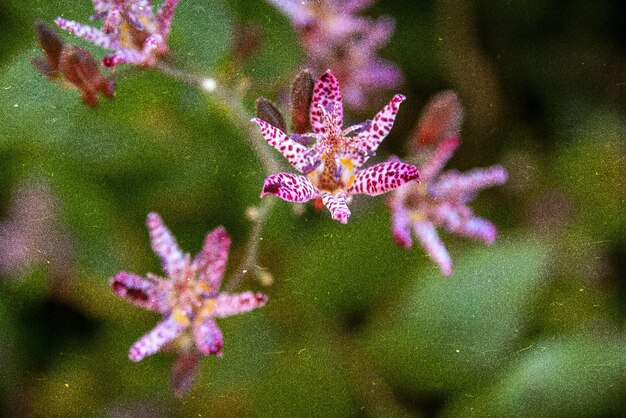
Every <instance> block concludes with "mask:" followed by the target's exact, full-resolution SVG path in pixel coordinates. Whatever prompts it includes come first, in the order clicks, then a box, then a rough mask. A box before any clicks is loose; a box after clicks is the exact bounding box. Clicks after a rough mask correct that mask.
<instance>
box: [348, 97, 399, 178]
mask: <svg viewBox="0 0 626 418" xmlns="http://www.w3.org/2000/svg"><path fill="white" fill-rule="evenodd" d="M404 99H406V97H404V95H402V94H396V95H395V96H394V97H393V99H391V101H390V102H389V103H387V105H386V106H385V107H383V109H382V110H381V111H380V112H378V114H376V116H375V117H374V119H372V124H371V125H370V127H369V129H368V130H367V131H365V132H362V133H360V134H359V135H357V136H356V137H355V138H354V140H353V141H352V143H351V146H352V148H353V152H354V154H355V155H354V157H353V159H354V160H355V163H356V165H357V167H360V166H361V165H363V164H364V163H365V162H366V161H367V160H368V159H369V157H370V156H372V155H374V153H375V151H376V149H377V148H378V146H379V145H380V143H381V142H382V141H383V139H385V137H386V136H387V135H388V134H389V131H391V128H392V127H393V122H394V121H395V119H396V115H397V114H398V110H400V103H402V102H403V101H404Z"/></svg>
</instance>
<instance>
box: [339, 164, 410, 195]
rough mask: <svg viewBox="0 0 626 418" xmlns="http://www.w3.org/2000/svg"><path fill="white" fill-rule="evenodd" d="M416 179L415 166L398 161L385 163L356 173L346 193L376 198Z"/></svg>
mask: <svg viewBox="0 0 626 418" xmlns="http://www.w3.org/2000/svg"><path fill="white" fill-rule="evenodd" d="M418 178H419V173H418V171H417V168H416V167H415V166H413V165H410V164H405V163H402V162H399V161H385V162H384V163H378V164H376V165H374V166H372V167H368V168H366V169H364V170H360V171H359V172H357V173H356V176H355V180H354V184H352V186H351V187H350V188H349V189H348V191H347V193H348V194H367V195H370V196H376V195H379V194H382V193H385V192H388V191H390V190H393V189H395V188H397V187H400V186H401V185H403V184H404V183H406V182H407V181H411V180H417V179H418Z"/></svg>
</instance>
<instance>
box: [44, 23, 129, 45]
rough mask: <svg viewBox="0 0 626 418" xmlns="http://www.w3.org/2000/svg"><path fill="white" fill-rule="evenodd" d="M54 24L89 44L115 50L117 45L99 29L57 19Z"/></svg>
mask: <svg viewBox="0 0 626 418" xmlns="http://www.w3.org/2000/svg"><path fill="white" fill-rule="evenodd" d="M54 23H56V24H57V26H58V27H59V28H61V29H63V30H66V31H68V32H70V33H73V34H74V35H76V36H78V37H79V38H83V39H84V40H86V41H87V42H90V43H92V44H94V45H96V46H99V47H101V48H105V49H117V48H118V46H119V45H117V42H115V41H114V40H113V39H112V38H111V37H110V36H109V35H107V34H105V33H104V32H102V31H101V30H99V29H96V28H92V27H91V26H87V25H83V24H82V23H78V22H74V21H72V20H67V19H63V18H62V17H57V18H56V19H55V20H54Z"/></svg>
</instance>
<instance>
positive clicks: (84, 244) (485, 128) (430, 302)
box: [0, 0, 626, 417]
mask: <svg viewBox="0 0 626 418" xmlns="http://www.w3.org/2000/svg"><path fill="white" fill-rule="evenodd" d="M368 13H370V14H371V15H374V16H378V15H382V14H389V15H391V16H392V17H393V18H394V19H396V22H397V27H396V33H395V36H394V38H393V39H392V41H391V43H390V44H389V45H388V47H387V48H386V49H385V50H384V53H383V55H385V56H386V58H389V59H391V60H393V61H395V62H397V63H398V64H399V65H400V66H401V67H402V69H403V70H404V72H405V75H406V84H405V86H404V88H403V89H402V92H403V93H404V94H406V95H407V96H408V100H407V102H406V103H405V104H404V105H403V108H402V109H401V111H400V114H399V117H398V120H397V123H396V126H395V127H394V129H393V131H392V135H390V136H389V138H388V139H387V140H386V141H385V142H383V145H382V146H381V154H382V155H383V156H384V155H388V154H391V153H395V154H398V155H404V154H405V152H406V150H407V149H408V148H407V144H406V140H407V139H408V138H409V136H410V132H411V130H412V128H413V126H414V124H415V122H416V119H417V117H418V115H419V114H420V111H421V106H422V105H423V104H424V103H425V102H426V100H427V99H428V98H429V97H430V96H431V95H432V94H434V93H435V92H437V91H439V90H441V89H444V88H453V89H456V90H457V91H459V93H460V96H461V99H462V101H463V103H464V105H465V110H466V123H465V125H464V128H463V131H462V133H463V138H464V143H463V145H462V146H461V148H460V150H459V151H458V152H457V155H456V156H455V158H454V159H453V160H452V162H451V164H450V166H451V167H454V168H458V169H461V170H465V169H468V168H470V167H474V166H482V165H488V164H494V163H497V162H501V163H502V164H503V165H504V166H505V167H507V169H508V170H509V171H510V178H511V180H510V182H509V184H507V185H506V186H503V187H501V188H498V189H494V190H489V191H487V192H484V193H483V194H481V196H480V197H479V198H478V200H477V202H476V205H475V208H476V212H477V213H478V214H479V215H481V216H485V217H487V218H489V219H493V220H494V221H495V223H496V224H497V225H498V226H499V227H500V236H499V239H498V241H497V242H496V244H495V245H494V246H491V247H486V246H483V245H482V244H478V243H475V242H470V241H465V240H462V239H459V238H456V237H453V236H448V235H446V236H444V237H443V238H444V240H445V242H446V244H447V245H448V246H449V248H450V251H451V254H452V257H453V260H454V262H455V272H454V274H453V275H452V277H451V278H449V279H443V278H441V277H440V276H439V274H438V270H437V268H436V266H435V265H434V264H433V263H432V262H431V261H430V260H429V259H428V258H427V257H426V256H425V254H424V252H423V250H422V249H421V248H414V249H412V250H410V251H405V250H403V249H401V248H399V247H396V246H395V245H394V244H393V242H392V240H391V237H390V231H389V229H390V221H389V214H388V211H387V209H386V207H385V204H384V198H383V197H380V198H370V199H355V202H354V204H353V217H352V218H351V220H350V224H349V225H347V226H343V225H339V224H337V223H336V222H332V221H331V220H330V219H329V216H328V214H327V213H318V212H316V211H315V210H314V209H313V208H312V206H310V205H309V206H305V207H303V208H301V209H303V213H302V214H296V213H295V211H294V208H293V206H292V205H289V204H287V203H284V202H278V203H277V205H276V209H275V210H274V212H273V213H272V215H271V218H270V220H269V223H268V225H267V227H266V230H265V232H264V233H263V235H262V241H261V258H260V264H261V265H260V266H259V267H261V268H263V269H267V271H268V272H270V273H271V274H272V276H273V279H274V282H273V284H272V285H271V286H270V287H267V288H264V289H262V288H263V285H262V284H261V283H260V282H259V281H257V280H255V276H254V275H249V276H247V278H246V281H245V283H244V285H242V288H243V287H245V288H246V289H248V288H250V289H257V290H259V289H262V290H263V291H264V292H265V293H267V294H268V295H269V297H270V302H269V303H268V305H267V306H266V307H265V308H263V309H262V310H259V311H256V312H254V313H251V314H248V315H243V316H240V317H234V318H231V319H229V320H225V321H221V322H220V326H221V327H222V329H223V332H224V335H225V346H224V352H225V356H224V358H223V359H217V358H208V359H205V360H203V361H202V363H201V372H200V377H199V381H198V383H197V384H196V386H195V387H194V389H193V390H192V392H191V393H190V394H189V395H188V396H187V397H186V398H184V399H177V398H175V397H174V396H173V395H172V394H171V392H170V390H169V387H168V382H169V370H170V367H171V364H172V361H173V359H174V357H173V355H171V354H168V353H159V354H157V355H155V356H153V357H151V358H149V359H146V360H144V361H142V362H141V363H139V364H133V363H131V362H130V361H128V359H127V350H128V348H129V346H130V345H131V344H132V343H133V342H134V341H135V340H136V339H137V338H139V336H140V335H142V334H143V333H144V332H147V330H149V329H150V328H151V327H152V326H153V325H154V323H155V322H156V321H157V318H156V316H155V315H153V314H151V313H147V312H142V311H140V310H139V309H136V308H134V307H132V306H129V305H128V304H126V303H125V302H123V301H121V300H119V299H117V298H116V297H115V296H114V295H113V294H112V292H111V291H110V289H109V288H108V285H107V278H108V277H110V276H111V275H112V274H114V273H115V272H117V271H120V270H127V271H132V272H136V273H138V274H144V273H145V272H147V271H152V272H155V273H159V272H160V271H159V269H160V268H159V266H158V264H157V260H156V259H155V257H154V256H153V254H152V252H151V251H150V246H149V243H148V239H147V233H146V231H145V228H144V225H143V222H144V218H145V215H146V214H147V213H148V212H150V211H156V212H159V213H161V215H162V216H163V217H164V219H165V221H166V223H167V224H168V225H169V226H170V228H171V229H172V230H173V231H174V233H175V235H176V236H177V238H178V240H179V243H180V245H181V247H182V248H183V249H185V250H187V251H190V252H191V253H194V252H196V251H197V249H198V248H199V247H200V245H201V243H202V239H203V237H204V234H205V233H206V231H208V230H209V229H212V228H214V227H215V226H216V225H218V224H221V225H224V226H225V227H226V229H227V230H228V232H229V233H230V234H231V236H232V237H233V249H232V251H231V260H230V263H229V268H228V270H227V279H228V276H229V275H230V274H232V273H233V272H234V271H235V269H236V266H237V265H238V263H239V261H240V260H241V257H242V254H243V251H244V247H245V242H246V239H247V236H248V233H249V231H250V228H251V225H250V222H249V221H248V220H247V219H246V217H245V216H244V213H245V211H246V208H248V207H250V206H253V205H258V204H259V199H258V193H259V188H260V185H261V184H262V181H263V177H264V173H263V170H262V166H261V164H260V163H259V161H258V160H257V158H256V156H255V154H254V153H253V152H252V150H251V149H250V147H249V144H248V142H247V140H246V138H245V135H247V129H246V128H245V127H242V126H240V125H239V124H238V122H236V120H235V119H234V118H233V116H232V115H231V114H230V113H229V112H228V111H227V110H226V109H225V108H224V106H222V105H221V104H220V103H219V101H218V100H217V99H215V98H213V97H211V96H210V95H207V94H203V93H202V92H200V91H198V90H197V89H195V88H194V87H193V86H189V85H186V84H183V83H181V82H179V81H177V80H173V79H171V78H168V77H167V76H166V75H164V74H161V73H159V72H157V71H154V70H136V69H123V68H120V69H119V70H116V72H115V74H114V77H115V79H116V83H117V92H116V97H115V98H114V100H111V101H108V100H103V101H101V102H100V105H99V107H98V108H97V109H90V108H87V107H86V106H84V105H83V104H82V103H81V102H80V99H79V93H78V92H77V91H75V90H72V89H62V88H59V86H58V85H55V84H53V83H51V82H49V81H48V80H46V79H44V78H42V77H41V76H40V75H39V74H37V73H36V72H35V71H34V70H33V68H32V66H31V64H30V61H31V59H32V58H33V57H35V56H38V55H40V54H41V53H40V51H39V48H38V47H37V45H36V43H35V37H34V31H33V30H32V28H33V23H34V20H35V19H42V20H44V21H46V22H51V21H52V19H53V18H54V17H56V16H57V15H63V16H64V17H66V18H69V19H76V20H79V21H82V22H87V19H88V16H89V15H90V14H91V5H90V2H88V1H86V0H84V1H69V0H63V1H54V2H50V1H45V0H25V1H22V2H1V3H0V19H1V20H2V21H1V23H2V24H0V36H1V37H2V39H3V42H2V43H1V44H0V54H1V56H0V68H1V69H2V71H1V72H0V92H1V95H0V219H5V217H6V214H7V212H8V210H9V208H10V206H11V202H12V201H13V199H14V195H15V192H16V191H17V190H18V188H19V187H20V186H21V185H24V184H28V183H29V182H31V181H35V180H36V181H44V182H46V183H47V184H48V185H49V186H50V189H51V191H52V193H53V195H54V198H55V199H58V201H59V203H60V208H61V211H60V213H59V217H60V218H61V220H62V222H63V224H64V225H66V227H67V229H68V231H69V234H70V235H71V237H72V248H73V249H74V251H75V253H76V254H75V255H76V257H75V259H76V262H75V265H74V266H73V268H72V271H73V273H72V274H71V277H59V276H58V275H55V274H53V273H52V272H54V271H55V270H54V266H51V265H50V264H49V263H45V262H43V263H35V264H34V265H31V266H28V268H25V269H24V272H23V274H22V275H21V276H20V277H9V276H6V277H4V276H3V277H0V337H1V343H0V415H6V416H110V417H119V416H139V415H140V416H191V415H195V416H272V417H277V416H286V417H287V416H288V417H291V416H342V417H343V416H599V417H606V416H616V415H620V414H623V411H624V410H626V401H625V400H626V340H625V337H626V335H625V332H624V331H625V330H624V327H625V326H626V277H625V274H624V269H625V265H624V259H626V239H625V237H626V223H625V219H626V217H625V216H624V214H625V213H626V211H625V209H626V187H625V184H626V164H625V155H626V147H625V143H626V142H625V138H626V118H625V116H624V115H626V80H624V74H626V49H625V45H626V30H625V26H624V25H623V22H624V20H625V19H626V7H625V6H624V3H623V2H620V1H617V0H611V1H604V2H586V1H583V0H575V1H571V2H568V3H567V4H566V5H565V4H563V3H561V2H557V1H554V0H552V1H546V2H535V3H533V4H531V3H529V2H523V1H508V2H497V1H493V0H479V1H475V2H465V3H464V4H463V6H462V7H461V6H459V4H458V3H455V2H451V1H447V0H437V1H419V2H416V1H409V0H403V1H394V2H383V1H380V2H379V4H377V5H375V6H374V7H372V8H371V9H369V11H368ZM251 27H256V28H260V29H261V30H260V47H259V49H258V50H257V51H255V53H254V54H253V55H252V56H251V57H250V58H249V59H248V60H247V61H245V62H238V61H237V60H236V59H235V58H234V57H233V54H232V46H233V45H234V41H233V37H234V36H235V34H236V33H237V34H239V35H238V36H240V35H241V32H242V31H243V33H244V34H245V31H246V29H245V28H251ZM64 38H65V39H66V40H67V41H68V42H73V43H76V44H79V45H81V46H83V47H87V49H89V50H90V51H91V52H92V53H94V55H95V56H96V57H97V58H98V59H99V58H101V57H102V56H103V55H104V51H102V50H99V49H97V48H93V47H91V46H88V45H86V44H85V43H83V42H81V41H79V40H76V39H75V38H72V37H71V36H67V35H64ZM171 46H172V62H173V64H174V65H176V66H178V67H180V68H183V69H186V70H188V71H190V72H193V73H196V74H199V75H216V76H218V77H220V79H222V80H224V82H225V83H227V84H229V85H230V86H232V87H233V88H235V89H239V90H241V91H243V92H244V94H245V98H246V103H245V106H246V108H247V109H249V112H250V115H251V114H252V103H253V100H254V98H255V97H256V96H259V95H263V96H266V97H269V98H271V99H272V100H275V101H276V102H278V103H279V106H280V107H282V109H283V110H287V107H286V106H285V105H284V103H283V100H284V97H285V92H286V91H287V88H288V82H289V80H290V79H291V78H292V77H293V76H294V75H295V74H296V72H297V70H298V66H299V64H298V63H299V62H300V60H301V58H302V52H301V50H300V49H299V48H298V43H297V40H296V38H295V34H294V31H293V29H292V28H291V26H290V24H289V22H288V21H287V19H285V18H284V17H283V16H282V15H281V14H280V13H278V12H277V11H276V10H274V9H273V8H272V7H271V6H270V5H269V4H267V3H265V2H261V1H259V2H252V3H251V2H249V1H244V0H230V1H222V0H210V1H209V0H188V1H183V2H181V4H180V6H179V8H178V10H177V11H176V17H175V20H174V26H173V29H172V35H171ZM390 95H391V92H384V94H383V93H381V94H380V95H378V96H377V97H375V98H374V99H373V102H372V106H371V109H370V110H369V112H368V114H367V115H364V116H365V117H371V116H372V115H373V113H374V112H375V111H376V110H377V108H378V107H379V106H380V105H382V104H383V103H384V102H386V101H387V100H388V96H390ZM348 113H350V109H348ZM360 116H361V115H358V116H357V115H354V114H352V115H349V117H350V118H353V119H354V120H357V119H359V118H360ZM253 139H254V140H256V141H262V138H261V136H260V135H259V136H258V137H255V138H253ZM378 158H382V156H381V157H378ZM138 411H140V412H138Z"/></svg>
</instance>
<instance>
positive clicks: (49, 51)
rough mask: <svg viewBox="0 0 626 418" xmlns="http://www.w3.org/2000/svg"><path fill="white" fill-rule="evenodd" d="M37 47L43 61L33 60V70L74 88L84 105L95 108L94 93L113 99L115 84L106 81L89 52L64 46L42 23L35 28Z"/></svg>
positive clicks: (39, 58)
mask: <svg viewBox="0 0 626 418" xmlns="http://www.w3.org/2000/svg"><path fill="white" fill-rule="evenodd" d="M35 30H36V32H37V38H38V40H39V44H40V45H41V48H42V49H43V51H44V53H45V58H41V57H37V58H34V59H33V65H34V66H35V68H36V69H37V70H38V71H39V72H40V73H41V74H42V75H44V76H45V77H47V78H49V79H50V80H53V81H59V82H62V83H63V84H66V85H72V86H74V87H76V88H77V89H78V90H79V91H80V92H81V93H82V100H83V102H84V103H85V104H87V105H89V106H91V107H96V106H97V105H98V93H101V94H103V95H104V96H106V97H108V98H112V97H113V93H114V91H115V85H114V83H113V80H110V79H108V78H106V77H105V76H104V75H103V74H102V73H101V72H100V68H99V67H98V63H97V62H96V60H95V59H94V57H93V56H92V55H91V54H90V53H89V51H87V50H85V49H83V48H80V47H78V46H74V45H66V44H65V43H64V42H63V40H62V39H61V37H60V36H59V35H58V34H57V33H56V32H54V31H53V30H52V29H51V28H50V27H48V26H47V25H46V24H44V23H43V22H37V24H36V25H35Z"/></svg>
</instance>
